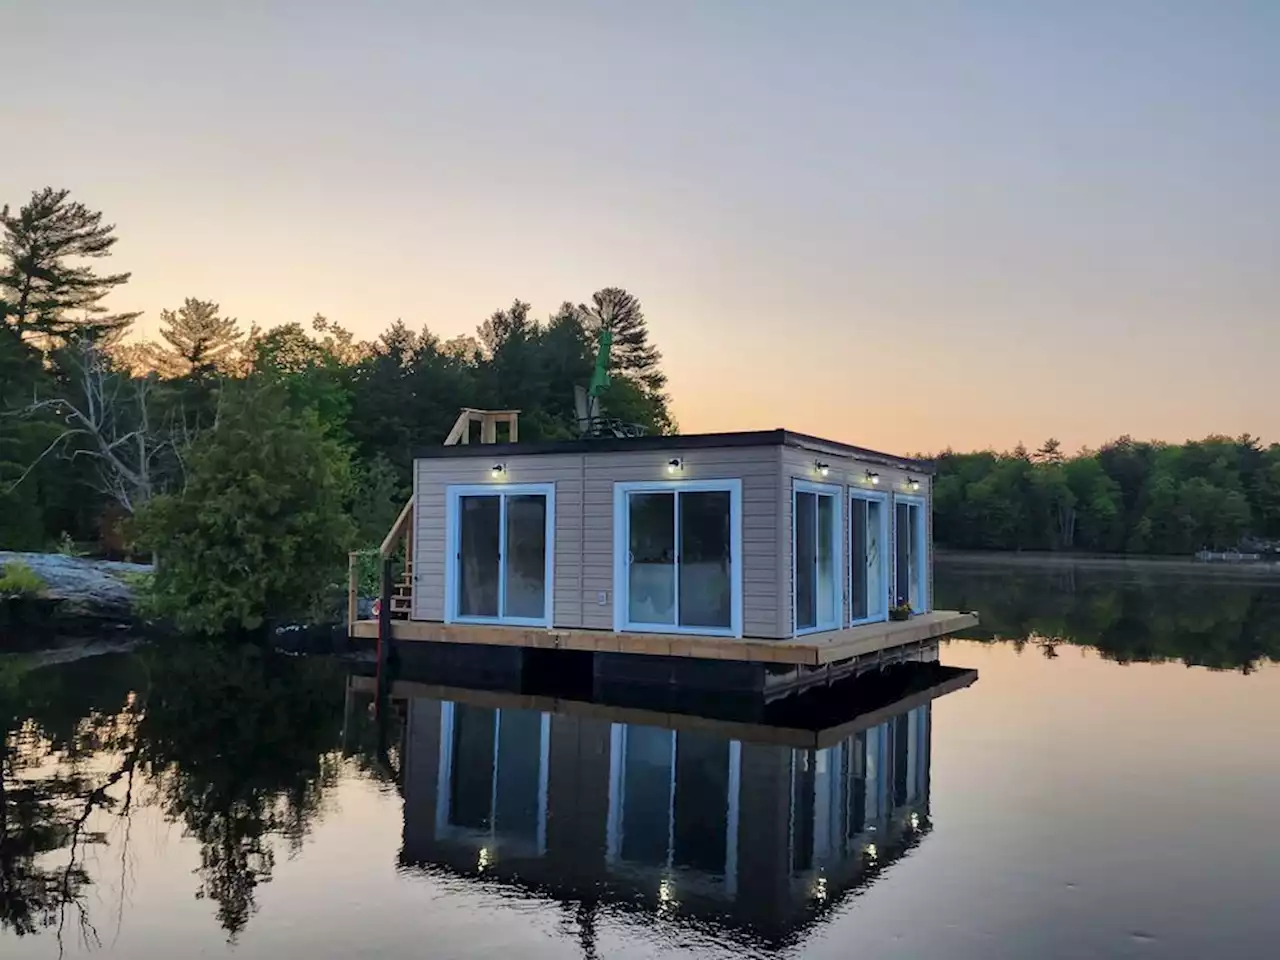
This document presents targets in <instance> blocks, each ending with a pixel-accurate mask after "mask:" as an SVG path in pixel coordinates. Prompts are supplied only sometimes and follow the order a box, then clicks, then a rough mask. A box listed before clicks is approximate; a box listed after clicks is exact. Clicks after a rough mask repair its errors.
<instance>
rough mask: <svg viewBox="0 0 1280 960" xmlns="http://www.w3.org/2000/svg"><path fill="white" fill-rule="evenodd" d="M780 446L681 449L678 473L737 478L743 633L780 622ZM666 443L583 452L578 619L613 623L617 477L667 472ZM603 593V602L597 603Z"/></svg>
mask: <svg viewBox="0 0 1280 960" xmlns="http://www.w3.org/2000/svg"><path fill="white" fill-rule="evenodd" d="M779 449H780V448H778V447H725V448H709V449H705V450H697V449H690V450H682V451H680V457H681V459H682V460H683V461H684V466H683V469H682V470H681V471H680V476H679V479H681V480H735V479H736V480H741V481H742V541H743V542H742V568H743V569H742V580H743V633H744V634H745V635H746V636H748V637H763V638H776V637H777V636H778V634H777V624H778V582H777V577H776V567H775V557H776V556H777V549H778V544H777V539H776V535H777V509H778V483H779V469H778V457H779ZM672 456H673V454H672V453H671V452H670V451H645V452H638V453H602V454H596V455H593V456H589V457H588V458H587V460H586V484H585V487H584V489H583V525H584V529H585V533H586V545H585V551H584V554H583V587H584V593H585V596H584V600H585V602H584V604H583V622H582V626H584V627H588V628H592V629H600V630H612V629H613V603H614V594H613V522H614V517H613V493H614V484H615V483H634V482H642V481H655V480H656V481H662V480H671V479H673V478H672V476H671V474H670V473H668V472H667V463H668V461H670V460H671V458H672ZM601 593H603V594H604V595H605V597H606V600H607V602H606V603H604V604H600V603H599V602H598V601H599V597H600V594H601Z"/></svg>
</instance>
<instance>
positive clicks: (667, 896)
mask: <svg viewBox="0 0 1280 960" xmlns="http://www.w3.org/2000/svg"><path fill="white" fill-rule="evenodd" d="M675 902H676V895H675V891H674V890H672V889H671V881H669V880H665V879H664V880H662V881H661V882H660V883H659V884H658V909H660V910H662V909H666V908H668V907H671V906H673V905H674V904H675Z"/></svg>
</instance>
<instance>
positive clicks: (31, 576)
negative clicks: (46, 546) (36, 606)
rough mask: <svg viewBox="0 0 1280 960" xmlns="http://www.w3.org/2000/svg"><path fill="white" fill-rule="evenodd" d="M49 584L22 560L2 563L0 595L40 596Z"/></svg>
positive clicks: (0, 568)
mask: <svg viewBox="0 0 1280 960" xmlns="http://www.w3.org/2000/svg"><path fill="white" fill-rule="evenodd" d="M46 586H47V584H46V583H45V582H44V580H43V579H41V577H40V575H39V574H38V573H36V572H35V571H34V570H32V569H31V568H30V567H29V566H27V565H26V564H25V563H23V562H22V561H21V560H10V561H9V562H8V563H5V564H0V597H34V596H38V595H39V593H40V591H42V590H43V589H44V588H45V587H46Z"/></svg>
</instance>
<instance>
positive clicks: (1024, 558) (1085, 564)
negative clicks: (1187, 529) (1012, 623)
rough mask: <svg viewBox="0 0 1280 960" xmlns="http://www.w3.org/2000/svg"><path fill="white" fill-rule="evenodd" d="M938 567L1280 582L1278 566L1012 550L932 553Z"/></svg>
mask: <svg viewBox="0 0 1280 960" xmlns="http://www.w3.org/2000/svg"><path fill="white" fill-rule="evenodd" d="M934 559H935V560H936V562H937V563H939V564H944V565H951V564H954V565H956V566H970V567H1040V568H1044V569H1048V568H1065V567H1073V568H1075V569H1084V570H1129V571H1133V572H1139V571H1143V572H1150V573H1177V574H1188V573H1194V574H1196V575H1198V576H1203V577H1212V578H1222V577H1239V578H1242V579H1247V580H1257V579H1272V578H1275V579H1280V563H1276V562H1268V561H1251V562H1246V563H1220V562H1218V563H1215V562H1205V561H1201V560H1191V559H1189V558H1184V557H1156V556H1123V555H1116V556H1111V555H1104V554H1096V553H1094V554H1087V553H1086V554H1077V553H1047V552H1043V551H1034V550H1026V551H1020V552H1019V551H1013V550H946V549H942V548H938V549H936V550H935V551H934Z"/></svg>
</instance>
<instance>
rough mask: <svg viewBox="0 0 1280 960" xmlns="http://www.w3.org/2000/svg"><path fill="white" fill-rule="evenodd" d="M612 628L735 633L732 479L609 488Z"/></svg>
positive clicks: (737, 565) (736, 493) (736, 511)
mask: <svg viewBox="0 0 1280 960" xmlns="http://www.w3.org/2000/svg"><path fill="white" fill-rule="evenodd" d="M615 490H616V493H615V502H614V523H615V529H614V544H615V550H616V557H615V585H614V595H615V601H616V606H615V616H614V622H615V625H616V626H617V628H618V629H619V630H645V631H656V632H665V633H708V634H720V635H726V636H737V635H738V634H739V633H740V632H741V614H740V607H741V573H740V569H741V558H740V553H741V533H740V520H739V516H740V509H741V508H740V506H739V501H740V497H741V493H740V490H741V487H740V484H739V482H738V481H736V480H717V481H705V482H703V481H698V482H693V481H678V482H673V483H643V484H633V483H620V484H617V485H616V487H615Z"/></svg>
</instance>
